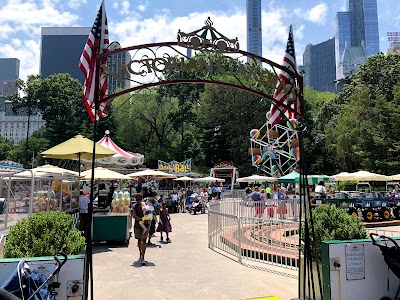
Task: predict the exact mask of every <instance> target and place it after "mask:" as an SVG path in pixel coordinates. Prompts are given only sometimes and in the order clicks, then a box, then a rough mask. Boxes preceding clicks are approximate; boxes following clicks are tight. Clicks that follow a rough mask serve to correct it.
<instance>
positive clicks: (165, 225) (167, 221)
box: [157, 201, 172, 243]
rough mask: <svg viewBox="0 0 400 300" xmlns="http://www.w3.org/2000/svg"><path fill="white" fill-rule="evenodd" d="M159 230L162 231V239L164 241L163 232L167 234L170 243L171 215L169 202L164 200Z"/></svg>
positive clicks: (167, 240)
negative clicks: (168, 206)
mask: <svg viewBox="0 0 400 300" xmlns="http://www.w3.org/2000/svg"><path fill="white" fill-rule="evenodd" d="M157 231H158V232H160V241H161V242H163V241H164V237H163V232H165V234H166V235H167V239H166V242H167V243H170V242H171V240H170V239H169V233H170V232H171V231H172V226H171V217H170V216H169V213H168V208H167V202H165V201H164V202H162V204H161V208H160V221H159V223H158V227H157Z"/></svg>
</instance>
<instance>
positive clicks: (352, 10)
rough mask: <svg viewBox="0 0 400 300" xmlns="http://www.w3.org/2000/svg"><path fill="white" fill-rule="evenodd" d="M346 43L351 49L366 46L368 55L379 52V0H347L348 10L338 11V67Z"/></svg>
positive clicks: (336, 48) (336, 38)
mask: <svg viewBox="0 0 400 300" xmlns="http://www.w3.org/2000/svg"><path fill="white" fill-rule="evenodd" d="M345 44H347V47H348V48H349V49H350V48H354V47H361V48H365V50H366V53H367V54H368V55H375V54H377V53H379V51H380V50H379V28H378V8H377V0H347V12H338V13H337V15H336V36H335V51H336V54H335V56H336V68H338V66H339V64H340V63H341V60H342V58H343V52H344V50H345ZM359 52H360V51H359ZM337 78H338V75H337ZM338 79H340V78H338Z"/></svg>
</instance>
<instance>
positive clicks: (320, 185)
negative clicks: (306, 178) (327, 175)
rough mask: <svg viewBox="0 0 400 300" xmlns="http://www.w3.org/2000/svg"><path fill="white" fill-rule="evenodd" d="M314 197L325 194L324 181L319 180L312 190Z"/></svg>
mask: <svg viewBox="0 0 400 300" xmlns="http://www.w3.org/2000/svg"><path fill="white" fill-rule="evenodd" d="M314 193H315V197H324V196H325V195H326V188H325V183H324V182H323V181H320V182H319V183H318V185H317V186H316V187H315V190H314Z"/></svg>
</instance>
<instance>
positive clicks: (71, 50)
mask: <svg viewBox="0 0 400 300" xmlns="http://www.w3.org/2000/svg"><path fill="white" fill-rule="evenodd" d="M90 30H91V28H90V27H42V41H41V48H40V70H39V72H40V74H41V75H42V77H43V78H46V77H49V76H50V75H51V74H55V73H69V74H71V76H72V77H74V78H76V79H78V80H79V81H80V82H81V83H82V84H83V83H84V76H83V74H82V72H81V70H80V69H79V67H78V61H79V58H80V56H81V54H82V49H83V47H84V46H85V43H86V40H87V38H88V35H89V32H90Z"/></svg>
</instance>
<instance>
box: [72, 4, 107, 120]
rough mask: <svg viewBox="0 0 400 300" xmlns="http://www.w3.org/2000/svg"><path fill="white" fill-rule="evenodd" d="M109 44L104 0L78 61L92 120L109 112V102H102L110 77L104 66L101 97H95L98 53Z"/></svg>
mask: <svg viewBox="0 0 400 300" xmlns="http://www.w3.org/2000/svg"><path fill="white" fill-rule="evenodd" d="M108 45H109V40H108V26H107V17H106V11H105V8H104V1H103V2H102V4H101V6H100V9H99V12H98V13H97V17H96V20H95V21H94V24H93V27H92V30H91V31H90V34H89V36H88V39H87V41H86V44H85V47H84V49H83V52H82V55H81V58H80V60H79V63H78V66H79V68H80V69H81V70H82V72H83V75H84V76H85V84H84V86H83V103H84V104H85V107H86V110H87V112H88V114H89V117H90V119H91V120H92V122H95V121H96V120H98V119H100V118H102V117H105V116H107V114H108V103H107V102H102V100H103V99H104V97H106V96H107V94H108V79H107V74H106V73H105V72H104V71H103V70H102V68H100V74H99V87H98V88H99V99H94V91H95V89H96V86H95V84H96V76H98V75H97V74H96V64H97V55H98V54H99V53H102V52H108V51H109V50H108ZM105 63H107V57H104V58H103V59H102V61H101V64H105ZM95 104H99V107H98V110H97V113H96V111H95Z"/></svg>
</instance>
